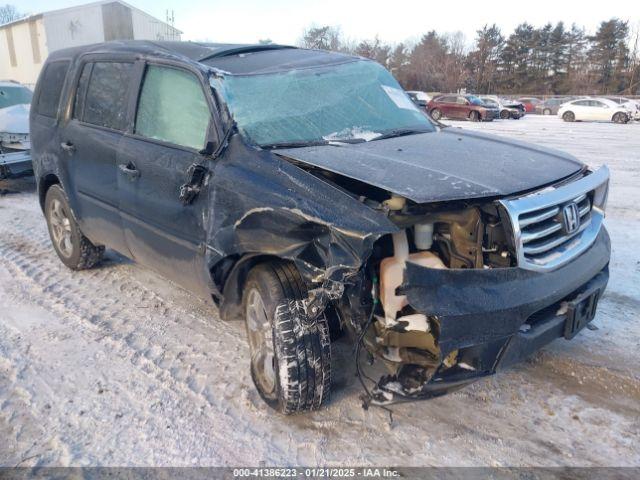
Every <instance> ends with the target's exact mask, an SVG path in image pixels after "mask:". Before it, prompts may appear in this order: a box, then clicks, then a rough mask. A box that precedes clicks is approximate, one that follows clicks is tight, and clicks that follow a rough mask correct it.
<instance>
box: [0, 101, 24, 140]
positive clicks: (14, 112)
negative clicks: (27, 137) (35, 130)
mask: <svg viewBox="0 0 640 480" xmlns="http://www.w3.org/2000/svg"><path fill="white" fill-rule="evenodd" d="M29 108H30V105H27V104H20V105H12V106H10V107H6V108H0V133H16V134H26V133H29Z"/></svg>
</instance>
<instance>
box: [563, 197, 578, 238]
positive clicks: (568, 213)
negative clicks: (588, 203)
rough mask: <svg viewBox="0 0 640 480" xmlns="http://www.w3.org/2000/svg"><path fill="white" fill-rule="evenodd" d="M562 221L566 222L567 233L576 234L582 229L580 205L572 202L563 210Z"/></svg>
mask: <svg viewBox="0 0 640 480" xmlns="http://www.w3.org/2000/svg"><path fill="white" fill-rule="evenodd" d="M562 219H563V222H564V230H565V232H567V233H569V234H571V233H575V232H576V231H577V230H578V229H579V228H580V212H579V211H578V205H576V204H575V203H573V202H571V203H569V204H567V205H565V206H564V208H563V209H562Z"/></svg>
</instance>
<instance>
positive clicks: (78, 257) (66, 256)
mask: <svg viewBox="0 0 640 480" xmlns="http://www.w3.org/2000/svg"><path fill="white" fill-rule="evenodd" d="M44 214H45V218H46V220H47V227H48V229H49V236H50V237H51V243H52V244H53V249H54V250H55V251H56V253H57V254H58V257H59V258H60V260H61V261H62V263H64V264H65V265H66V266H67V267H69V268H70V269H71V270H84V269H87V268H91V267H93V266H94V265H95V264H97V263H98V262H99V261H100V260H102V256H103V255H104V247H102V246H96V245H94V244H93V243H91V240H89V239H88V238H87V237H85V236H84V235H83V233H82V231H81V230H80V227H79V226H78V222H76V219H75V217H74V215H73V212H72V210H71V207H70V206H69V200H68V199H67V195H66V194H65V192H64V190H63V189H62V187H60V185H52V186H51V187H50V188H49V190H47V195H46V197H45V201H44Z"/></svg>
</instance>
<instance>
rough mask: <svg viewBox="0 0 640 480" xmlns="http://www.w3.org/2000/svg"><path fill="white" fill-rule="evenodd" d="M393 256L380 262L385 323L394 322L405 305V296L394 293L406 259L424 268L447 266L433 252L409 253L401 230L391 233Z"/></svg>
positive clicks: (405, 234)
mask: <svg viewBox="0 0 640 480" xmlns="http://www.w3.org/2000/svg"><path fill="white" fill-rule="evenodd" d="M393 249H394V255H393V257H387V258H384V259H383V260H382V262H380V302H381V303H382V307H383V308H384V316H385V320H386V322H387V325H393V324H394V323H396V317H397V316H398V312H399V311H401V310H402V309H403V308H404V307H405V306H406V305H407V297H406V296H404V295H396V289H397V288H398V287H399V286H400V285H401V284H402V278H403V273H404V269H405V265H406V262H407V261H410V262H413V263H417V264H418V265H421V266H423V267H426V268H447V267H446V266H445V264H444V263H442V260H441V259H440V257H438V256H437V255H436V254H435V253H433V252H427V251H425V252H417V253H411V254H409V244H408V242H407V232H406V231H405V230H402V231H400V232H397V233H394V234H393Z"/></svg>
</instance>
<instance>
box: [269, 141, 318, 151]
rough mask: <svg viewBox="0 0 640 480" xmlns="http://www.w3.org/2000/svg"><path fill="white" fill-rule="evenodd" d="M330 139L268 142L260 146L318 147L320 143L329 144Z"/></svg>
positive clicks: (272, 147)
mask: <svg viewBox="0 0 640 480" xmlns="http://www.w3.org/2000/svg"><path fill="white" fill-rule="evenodd" d="M328 144H329V141H328V140H310V141H306V142H279V143H267V144H264V145H260V148H263V149H265V150H273V149H275V148H302V147H317V146H318V145H328Z"/></svg>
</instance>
